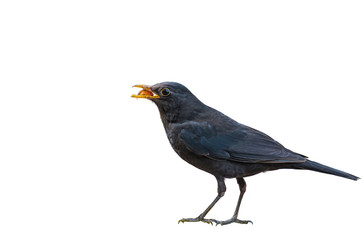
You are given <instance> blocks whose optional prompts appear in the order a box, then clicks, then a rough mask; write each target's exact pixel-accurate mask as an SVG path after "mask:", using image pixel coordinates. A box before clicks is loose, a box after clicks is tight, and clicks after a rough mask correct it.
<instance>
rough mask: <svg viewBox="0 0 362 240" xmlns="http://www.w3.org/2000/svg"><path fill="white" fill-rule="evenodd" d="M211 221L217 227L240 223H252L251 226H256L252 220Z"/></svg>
mask: <svg viewBox="0 0 362 240" xmlns="http://www.w3.org/2000/svg"><path fill="white" fill-rule="evenodd" d="M210 220H211V221H213V222H214V223H215V224H216V226H217V225H219V224H220V225H221V226H223V225H227V224H230V223H240V224H248V223H251V224H254V223H253V222H252V221H250V220H240V219H237V218H231V219H228V220H225V221H219V220H216V219H210Z"/></svg>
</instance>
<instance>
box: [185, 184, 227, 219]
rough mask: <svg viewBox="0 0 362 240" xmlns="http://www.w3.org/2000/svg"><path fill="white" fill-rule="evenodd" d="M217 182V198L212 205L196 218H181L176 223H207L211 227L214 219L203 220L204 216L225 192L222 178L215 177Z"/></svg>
mask: <svg viewBox="0 0 362 240" xmlns="http://www.w3.org/2000/svg"><path fill="white" fill-rule="evenodd" d="M216 180H217V186H218V188H217V192H218V194H217V196H216V198H215V199H214V201H212V203H211V204H210V205H209V206H208V207H207V208H206V209H205V211H203V212H202V213H201V214H200V215H199V216H198V217H196V218H182V219H180V220H179V221H178V223H180V222H182V223H184V222H205V223H209V224H211V225H212V223H213V222H215V220H214V219H205V216H206V214H207V213H208V212H209V211H210V210H211V209H212V208H213V207H214V205H215V204H216V203H217V202H218V201H219V199H220V198H222V197H223V196H224V194H225V192H226V186H225V182H224V178H221V177H216Z"/></svg>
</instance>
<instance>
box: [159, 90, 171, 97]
mask: <svg viewBox="0 0 362 240" xmlns="http://www.w3.org/2000/svg"><path fill="white" fill-rule="evenodd" d="M170 94H171V91H170V89H168V88H163V89H162V90H161V95H162V96H164V97H166V96H168V95H170Z"/></svg>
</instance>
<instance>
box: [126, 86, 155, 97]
mask: <svg viewBox="0 0 362 240" xmlns="http://www.w3.org/2000/svg"><path fill="white" fill-rule="evenodd" d="M132 87H138V88H142V90H141V91H140V92H139V93H138V94H137V95H136V94H132V96H131V97H134V98H148V99H150V98H160V96H158V95H157V94H156V93H154V92H152V90H151V88H150V86H148V85H143V84H138V85H134V86H132Z"/></svg>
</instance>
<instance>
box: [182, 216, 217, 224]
mask: <svg viewBox="0 0 362 240" xmlns="http://www.w3.org/2000/svg"><path fill="white" fill-rule="evenodd" d="M180 222H182V223H184V222H204V223H207V224H211V225H213V224H212V223H213V222H214V221H213V220H212V219H206V218H203V217H200V216H199V217H197V218H182V219H180V220H179V221H178V223H180Z"/></svg>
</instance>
